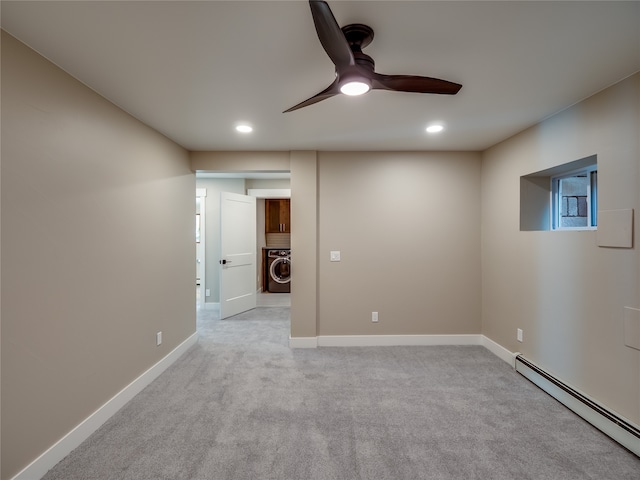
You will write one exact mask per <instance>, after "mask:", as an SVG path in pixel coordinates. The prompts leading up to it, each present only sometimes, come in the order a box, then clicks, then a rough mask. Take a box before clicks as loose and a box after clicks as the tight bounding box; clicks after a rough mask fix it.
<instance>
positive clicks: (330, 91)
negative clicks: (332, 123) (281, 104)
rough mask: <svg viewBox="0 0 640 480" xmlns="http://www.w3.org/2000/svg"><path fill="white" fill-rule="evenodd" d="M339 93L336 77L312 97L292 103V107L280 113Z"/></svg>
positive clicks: (306, 105) (291, 110)
mask: <svg viewBox="0 0 640 480" xmlns="http://www.w3.org/2000/svg"><path fill="white" fill-rule="evenodd" d="M339 93H340V89H339V88H338V79H337V78H336V79H335V80H334V81H333V83H332V84H331V85H329V86H328V87H327V88H325V89H324V90H323V91H321V92H320V93H317V94H315V95H314V96H313V97H311V98H308V99H306V100H305V101H304V102H300V103H298V104H297V105H294V106H293V107H291V108H289V109H287V110H285V111H284V112H282V113H287V112H293V111H294V110H298V109H299V108H302V107H308V106H309V105H313V104H314V103H318V102H321V101H322V100H326V99H327V98H330V97H333V96H334V95H338V94H339Z"/></svg>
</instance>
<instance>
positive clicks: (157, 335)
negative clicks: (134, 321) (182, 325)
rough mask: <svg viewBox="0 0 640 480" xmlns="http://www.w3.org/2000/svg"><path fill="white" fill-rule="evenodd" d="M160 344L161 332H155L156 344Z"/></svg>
mask: <svg viewBox="0 0 640 480" xmlns="http://www.w3.org/2000/svg"><path fill="white" fill-rule="evenodd" d="M158 345H162V332H158V333H156V346H158Z"/></svg>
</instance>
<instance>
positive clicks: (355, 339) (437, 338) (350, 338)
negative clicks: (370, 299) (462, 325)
mask: <svg viewBox="0 0 640 480" xmlns="http://www.w3.org/2000/svg"><path fill="white" fill-rule="evenodd" d="M401 345H417V346H419V345H480V335H321V336H319V337H318V346H319V347H383V346H384V347H390V346H401Z"/></svg>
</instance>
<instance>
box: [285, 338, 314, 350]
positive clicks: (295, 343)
mask: <svg viewBox="0 0 640 480" xmlns="http://www.w3.org/2000/svg"><path fill="white" fill-rule="evenodd" d="M289 346H290V347H291V348H316V347H317V346H318V337H289Z"/></svg>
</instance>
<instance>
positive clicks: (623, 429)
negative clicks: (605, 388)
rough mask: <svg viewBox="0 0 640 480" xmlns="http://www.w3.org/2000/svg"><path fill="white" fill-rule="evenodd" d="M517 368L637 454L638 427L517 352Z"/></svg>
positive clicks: (638, 443) (639, 438) (639, 435)
mask: <svg viewBox="0 0 640 480" xmlns="http://www.w3.org/2000/svg"><path fill="white" fill-rule="evenodd" d="M515 367H516V371H517V372H518V373H520V374H521V375H523V376H524V377H526V378H527V379H529V380H531V381H532V382H533V383H534V384H536V385H537V386H538V387H540V388H541V389H542V390H544V391H545V392H547V393H548V394H549V395H551V396H552V397H554V398H555V399H556V400H558V401H559V402H560V403H562V404H564V405H565V406H566V407H568V408H569V409H571V410H573V411H574V412H575V413H577V414H578V415H580V416H581V417H582V418H584V419H585V420H586V421H587V422H589V423H591V424H592V425H593V426H594V427H596V428H598V429H599V430H601V431H602V432H604V433H605V434H607V435H608V436H610V437H611V438H612V439H614V440H615V441H616V442H618V443H620V444H621V445H622V446H624V447H625V448H627V449H628V450H630V451H632V452H633V453H635V454H636V455H638V456H639V457H640V428H638V426H637V425H634V424H632V423H631V422H630V421H628V420H626V419H624V418H622V417H620V416H619V415H618V414H616V413H615V412H612V411H611V410H609V409H607V408H606V407H604V406H602V405H600V404H599V403H597V402H596V401H594V400H593V399H591V398H589V397H588V396H586V395H585V394H583V393H581V392H579V391H577V390H576V389H574V388H572V387H571V386H570V385H567V384H566V383H564V382H563V381H562V380H560V379H558V378H556V377H554V376H553V375H551V374H550V373H549V372H546V371H545V370H543V369H542V368H540V367H539V366H537V365H536V364H534V363H533V362H531V361H529V360H527V359H526V358H524V357H523V356H522V355H520V354H518V355H516V357H515Z"/></svg>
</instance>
